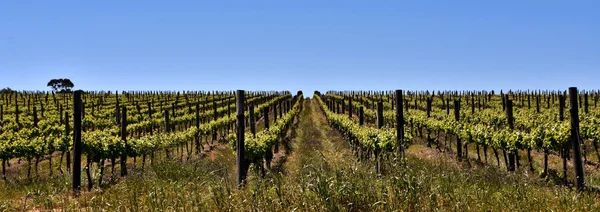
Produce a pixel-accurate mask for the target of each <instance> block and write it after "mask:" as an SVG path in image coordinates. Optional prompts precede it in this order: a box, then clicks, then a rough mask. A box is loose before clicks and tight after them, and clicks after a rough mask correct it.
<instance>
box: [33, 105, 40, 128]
mask: <svg viewBox="0 0 600 212" xmlns="http://www.w3.org/2000/svg"><path fill="white" fill-rule="evenodd" d="M38 121H39V120H38V117H37V108H36V107H35V106H33V126H34V127H37V126H38Z"/></svg>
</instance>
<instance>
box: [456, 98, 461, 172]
mask: <svg viewBox="0 0 600 212" xmlns="http://www.w3.org/2000/svg"><path fill="white" fill-rule="evenodd" d="M454 120H455V121H456V122H460V100H454ZM456 157H457V159H458V161H462V141H461V140H460V136H458V135H456Z"/></svg>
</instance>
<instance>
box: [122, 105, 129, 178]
mask: <svg viewBox="0 0 600 212" xmlns="http://www.w3.org/2000/svg"><path fill="white" fill-rule="evenodd" d="M121 140H122V141H123V142H124V143H125V151H123V153H122V154H121V177H125V176H127V153H128V152H129V146H128V144H127V107H125V106H123V108H122V109H121Z"/></svg>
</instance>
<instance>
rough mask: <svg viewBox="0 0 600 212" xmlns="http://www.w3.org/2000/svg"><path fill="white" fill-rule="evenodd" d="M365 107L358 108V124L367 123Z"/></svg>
mask: <svg viewBox="0 0 600 212" xmlns="http://www.w3.org/2000/svg"><path fill="white" fill-rule="evenodd" d="M364 113H365V109H364V107H363V106H360V107H359V108H358V124H359V125H360V126H363V125H364V124H365V114H364Z"/></svg>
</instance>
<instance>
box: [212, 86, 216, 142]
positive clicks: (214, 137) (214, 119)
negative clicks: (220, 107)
mask: <svg viewBox="0 0 600 212" xmlns="http://www.w3.org/2000/svg"><path fill="white" fill-rule="evenodd" d="M213 121H217V101H216V100H215V95H214V94H213ZM212 140H213V141H215V140H217V130H216V129H213V131H212Z"/></svg>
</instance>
